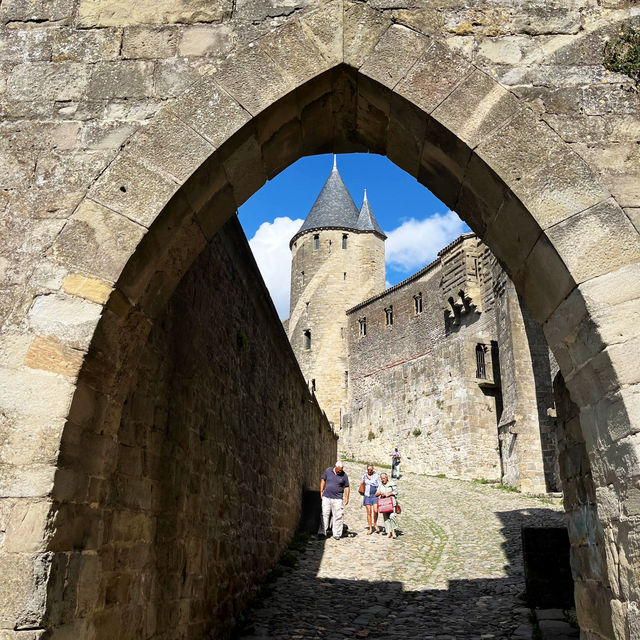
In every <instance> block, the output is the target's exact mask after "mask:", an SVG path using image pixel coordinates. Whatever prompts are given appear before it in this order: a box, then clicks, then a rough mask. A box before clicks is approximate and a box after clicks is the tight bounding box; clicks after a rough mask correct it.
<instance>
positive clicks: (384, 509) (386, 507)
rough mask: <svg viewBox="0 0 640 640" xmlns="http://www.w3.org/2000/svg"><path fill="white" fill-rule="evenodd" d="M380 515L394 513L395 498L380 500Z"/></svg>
mask: <svg viewBox="0 0 640 640" xmlns="http://www.w3.org/2000/svg"><path fill="white" fill-rule="evenodd" d="M378 512H379V513H393V496H389V497H388V498H378Z"/></svg>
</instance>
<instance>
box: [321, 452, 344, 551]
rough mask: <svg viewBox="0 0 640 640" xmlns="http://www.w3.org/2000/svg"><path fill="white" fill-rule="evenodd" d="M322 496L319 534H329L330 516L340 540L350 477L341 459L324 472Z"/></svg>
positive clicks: (334, 535)
mask: <svg viewBox="0 0 640 640" xmlns="http://www.w3.org/2000/svg"><path fill="white" fill-rule="evenodd" d="M320 497H321V498H322V522H321V523H320V530H319V531H318V535H321V536H326V535H327V529H328V528H329V518H331V517H333V537H334V538H335V539H336V540H340V538H341V537H342V527H343V524H344V508H345V507H346V506H347V505H348V504H349V478H348V476H347V474H346V473H345V472H344V469H343V467H342V462H340V461H339V460H338V462H336V463H335V465H334V466H333V467H329V468H328V469H326V470H325V472H324V473H323V474H322V478H321V479H320Z"/></svg>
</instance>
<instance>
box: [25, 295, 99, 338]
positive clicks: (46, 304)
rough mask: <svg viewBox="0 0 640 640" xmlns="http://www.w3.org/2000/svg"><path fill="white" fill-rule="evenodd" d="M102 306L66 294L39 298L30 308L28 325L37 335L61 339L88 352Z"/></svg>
mask: <svg viewBox="0 0 640 640" xmlns="http://www.w3.org/2000/svg"><path fill="white" fill-rule="evenodd" d="M101 312H102V306H101V305H99V304H96V303H94V302H90V301H89V300H82V299H81V298H76V297H73V296H68V295H64V294H55V295H45V296H38V297H36V298H35V300H34V301H33V304H32V305H31V309H29V325H30V327H31V328H32V330H33V331H34V332H35V333H39V334H41V335H45V336H52V337H54V338H58V339H59V340H61V341H62V342H64V343H66V344H68V345H70V346H73V347H75V348H78V349H85V350H86V349H87V348H88V346H89V343H90V341H91V338H92V336H93V332H94V329H95V326H96V324H97V323H98V320H99V318H100V314H101Z"/></svg>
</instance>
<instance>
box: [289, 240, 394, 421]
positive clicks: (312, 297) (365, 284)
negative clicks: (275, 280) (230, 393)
mask: <svg viewBox="0 0 640 640" xmlns="http://www.w3.org/2000/svg"><path fill="white" fill-rule="evenodd" d="M315 235H318V236H319V241H318V248H317V249H316V248H315V240H314V236H315ZM343 235H346V236H347V247H346V249H343V248H342V246H343V245H342V238H343ZM292 254H293V259H292V266H291V314H290V318H289V340H290V341H291V345H292V347H293V350H294V353H295V354H296V357H297V359H298V362H299V364H300V369H301V370H302V373H303V375H304V376H305V378H306V380H307V382H308V383H309V384H310V385H311V386H312V387H315V394H316V396H317V398H318V401H319V403H320V406H321V407H322V408H323V409H324V410H325V412H326V414H327V417H328V418H329V420H330V421H331V422H333V423H334V425H336V428H337V426H338V425H339V424H340V421H341V413H342V408H343V407H344V406H345V405H346V401H347V380H346V378H347V375H346V372H347V371H348V369H349V367H348V362H347V323H346V316H345V311H346V309H348V308H349V307H351V306H353V305H355V304H356V303H358V302H360V301H361V300H363V299H364V298H366V297H368V296H370V295H372V294H373V293H377V292H379V291H382V290H383V289H384V242H383V241H382V239H381V238H379V237H377V236H375V235H374V234H373V233H355V232H351V231H344V230H342V229H323V230H321V231H311V232H309V233H306V234H304V235H302V236H301V237H299V238H298V239H297V240H296V241H295V243H294V244H293V245H292ZM303 272H304V277H303V275H302V273H303ZM306 331H309V332H310V338H311V344H310V347H309V348H307V342H306V338H305V332H306ZM313 381H315V382H313Z"/></svg>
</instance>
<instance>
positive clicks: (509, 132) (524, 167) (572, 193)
mask: <svg viewBox="0 0 640 640" xmlns="http://www.w3.org/2000/svg"><path fill="white" fill-rule="evenodd" d="M477 153H478V154H479V156H480V157H481V158H482V159H483V160H484V161H485V162H486V163H487V164H488V165H490V166H491V167H492V169H493V170H494V171H496V173H497V174H498V175H499V176H500V177H502V178H503V179H504V180H505V182H506V183H507V184H509V186H510V187H511V189H512V190H513V192H514V193H515V195H516V196H518V197H519V198H520V200H521V201H522V202H523V204H524V205H525V206H526V207H527V208H528V209H529V211H530V212H531V213H532V215H533V216H534V217H535V218H536V220H537V221H538V224H539V225H540V227H541V228H542V229H545V228H547V227H548V226H550V225H552V224H555V223H556V222H559V221H561V220H563V219H564V218H566V217H568V216H569V215H572V214H573V213H577V212H578V211H582V210H583V209H586V208H588V207H590V206H593V205H594V204H597V203H598V202H601V201H602V200H603V199H605V198H606V197H607V196H608V193H607V191H606V190H605V189H604V188H603V187H601V186H600V184H599V183H598V182H597V180H595V179H594V176H593V174H592V173H591V172H590V170H589V168H588V167H587V165H586V164H585V163H584V162H583V161H582V159H581V158H579V156H577V155H576V154H573V153H570V152H568V151H567V149H566V148H565V146H564V143H563V142H562V141H561V140H560V138H559V137H558V136H557V135H556V134H555V133H554V132H553V131H552V130H551V128H550V127H548V126H547V125H546V124H544V123H542V122H540V121H537V120H536V119H535V117H534V116H533V113H532V112H530V111H528V110H526V109H522V110H519V111H518V113H517V114H516V115H515V116H514V117H513V118H512V119H511V120H510V121H509V122H508V123H507V124H506V125H504V126H503V127H501V128H499V129H498V130H497V131H496V132H495V133H494V134H493V135H492V136H491V137H490V138H488V139H487V140H485V141H484V142H482V143H481V144H480V145H479V146H478V147H477Z"/></svg>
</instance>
